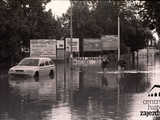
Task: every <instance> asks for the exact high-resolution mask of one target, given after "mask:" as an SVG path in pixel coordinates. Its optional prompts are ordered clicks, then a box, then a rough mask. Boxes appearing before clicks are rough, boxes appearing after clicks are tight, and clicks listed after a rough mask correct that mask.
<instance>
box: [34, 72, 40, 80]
mask: <svg viewBox="0 0 160 120" xmlns="http://www.w3.org/2000/svg"><path fill="white" fill-rule="evenodd" d="M34 79H35V80H36V81H38V80H39V72H38V71H36V72H35V74H34Z"/></svg>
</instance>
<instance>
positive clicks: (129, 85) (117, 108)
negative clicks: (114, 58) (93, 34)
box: [0, 58, 160, 120]
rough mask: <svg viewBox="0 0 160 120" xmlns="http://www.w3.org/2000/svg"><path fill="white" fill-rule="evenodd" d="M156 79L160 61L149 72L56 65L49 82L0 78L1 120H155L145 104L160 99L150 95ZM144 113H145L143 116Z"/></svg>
mask: <svg viewBox="0 0 160 120" xmlns="http://www.w3.org/2000/svg"><path fill="white" fill-rule="evenodd" d="M159 76H160V59H159V58H157V59H156V60H155V63H154V64H153V65H150V66H149V67H148V71H147V69H145V70H142V71H137V70H128V71H121V72H119V71H108V70H106V71H105V73H104V74H103V72H102V70H101V68H100V67H97V66H85V67H78V66H74V67H73V68H72V69H71V67H70V65H64V64H63V63H57V65H56V71H55V74H54V77H53V78H50V77H49V76H44V77H40V78H39V80H38V81H35V80H34V79H33V78H14V79H9V78H8V76H6V75H4V74H2V75H1V76H0V120H158V118H156V117H155V116H153V115H149V114H148V113H147V111H152V110H157V108H155V109H153V108H151V107H150V106H153V103H151V102H147V101H149V100H158V99H159V98H160V97H159V96H155V90H154V89H153V90H152V91H150V89H151V88H152V87H153V86H154V85H157V86H158V85H159V84H160V83H159V78H160V77H159ZM155 89H156V92H160V90H159V91H158V88H155ZM152 92H154V93H153V94H152ZM149 94H152V97H150V96H149ZM154 105H155V104H154ZM156 105H160V104H156ZM144 111H145V112H146V115H141V113H142V112H144ZM147 114H148V116H147Z"/></svg>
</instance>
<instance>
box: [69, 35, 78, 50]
mask: <svg viewBox="0 0 160 120" xmlns="http://www.w3.org/2000/svg"><path fill="white" fill-rule="evenodd" d="M66 51H67V52H79V38H72V40H71V38H66Z"/></svg>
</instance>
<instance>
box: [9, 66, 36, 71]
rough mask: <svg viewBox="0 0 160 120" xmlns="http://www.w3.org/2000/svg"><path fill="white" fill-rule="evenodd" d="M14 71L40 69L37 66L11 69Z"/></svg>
mask: <svg viewBox="0 0 160 120" xmlns="http://www.w3.org/2000/svg"><path fill="white" fill-rule="evenodd" d="M11 69H12V70H34V69H38V67H37V66H14V67H12V68H11Z"/></svg>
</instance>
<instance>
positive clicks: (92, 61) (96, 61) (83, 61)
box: [73, 57, 102, 65]
mask: <svg viewBox="0 0 160 120" xmlns="http://www.w3.org/2000/svg"><path fill="white" fill-rule="evenodd" d="M101 59H102V57H76V58H74V59H73V64H74V65H100V64H101Z"/></svg>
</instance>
